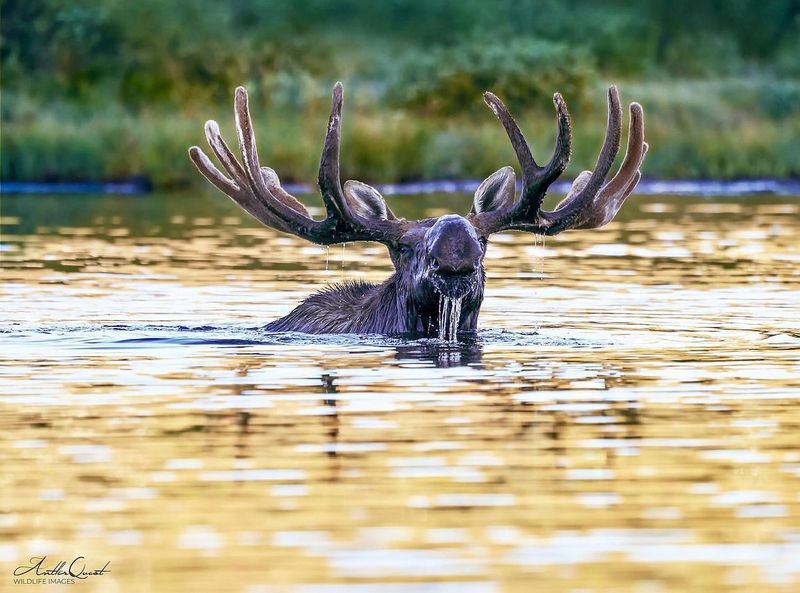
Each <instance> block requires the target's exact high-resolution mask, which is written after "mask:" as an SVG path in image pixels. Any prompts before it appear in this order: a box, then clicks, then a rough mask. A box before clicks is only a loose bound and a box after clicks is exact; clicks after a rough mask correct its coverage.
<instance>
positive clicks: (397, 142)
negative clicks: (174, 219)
mask: <svg viewBox="0 0 800 593" xmlns="http://www.w3.org/2000/svg"><path fill="white" fill-rule="evenodd" d="M0 11H1V12H2V19H0V27H1V31H0V34H1V37H0V58H1V60H2V106H1V108H0V109H1V115H2V151H1V152H0V175H1V176H2V178H3V179H5V180H12V179H13V180H43V179H58V180H78V179H119V178H124V177H130V176H136V175H145V176H148V177H149V178H151V179H152V180H153V181H154V182H155V183H156V185H158V186H161V187H169V186H178V185H186V184H194V183H198V182H199V180H200V177H199V175H197V174H196V173H195V172H194V170H193V167H192V166H191V164H190V163H189V160H188V158H187V156H186V148H187V147H188V146H189V145H191V144H202V143H203V127H202V126H203V122H204V121H205V120H206V119H210V118H214V119H217V120H218V121H219V122H220V124H221V126H222V129H223V132H226V133H227V134H228V137H229V138H230V139H231V140H233V138H234V136H233V133H232V122H233V114H232V109H231V103H232V94H233V89H234V87H235V86H237V85H239V84H244V85H245V86H247V87H248V89H249V91H250V95H251V110H252V112H253V116H254V119H255V124H256V129H257V132H258V135H259V142H260V147H261V153H262V161H264V162H265V163H269V164H270V165H271V166H273V167H274V168H275V169H276V170H277V171H278V172H279V173H281V175H282V177H283V178H284V179H285V180H304V181H309V180H312V179H314V177H315V170H316V163H317V159H318V155H319V150H320V148H321V142H322V136H323V134H324V127H325V123H326V119H327V112H328V109H329V98H328V93H329V91H330V87H331V85H332V83H333V82H334V81H335V80H343V81H344V83H345V89H346V91H347V103H346V107H345V109H346V113H345V117H346V122H345V138H344V144H343V156H342V165H343V168H344V171H343V175H345V176H347V177H355V178H359V179H363V180H366V181H370V180H372V181H398V180H411V179H433V178H448V177H481V176H485V175H486V174H488V173H491V172H492V171H494V170H495V169H497V168H499V167H500V166H502V165H504V164H508V163H510V162H512V160H513V159H512V153H511V149H510V147H509V145H508V141H507V140H506V138H505V134H504V133H503V131H502V129H501V128H500V126H499V125H498V124H497V122H496V121H495V120H494V117H493V116H492V115H491V113H490V112H489V111H488V110H487V109H486V108H485V107H484V106H483V103H482V101H481V93H482V92H483V91H484V90H487V89H491V90H493V91H494V92H496V93H497V94H498V95H500V96H501V97H503V98H504V99H505V100H506V101H507V103H508V104H509V106H510V107H511V108H512V110H514V112H515V113H516V114H517V118H518V119H519V120H520V121H521V123H522V126H523V128H524V129H525V130H526V131H527V134H528V136H529V140H531V144H532V145H533V148H534V150H535V152H536V154H539V155H541V158H542V160H544V158H545V155H549V153H550V151H551V149H552V148H551V146H552V145H551V142H552V140H553V136H554V116H553V112H552V104H551V103H550V97H551V96H552V93H553V91H555V90H559V91H561V92H562V93H563V94H564V95H565V97H566V99H567V102H568V104H569V105H570V108H571V111H572V113H573V120H574V126H573V127H574V131H575V143H574V145H575V153H574V157H573V163H572V165H571V167H570V170H569V171H568V173H571V174H573V175H574V174H577V172H579V171H580V170H581V169H584V168H589V167H591V164H592V162H593V160H594V158H595V157H596V152H597V149H598V147H599V144H600V142H601V139H602V133H603V129H604V125H605V121H604V120H605V105H604V104H603V101H604V97H605V93H604V88H605V86H607V85H608V84H610V83H617V84H618V85H619V87H620V90H621V93H622V96H623V99H624V100H626V101H631V100H638V101H640V102H641V103H642V104H643V105H644V107H645V113H646V116H647V135H648V139H649V141H650V144H651V151H650V154H649V156H648V161H647V163H646V167H645V174H646V175H649V176H655V177H712V178H733V177H747V176H775V177H788V176H800V159H798V158H797V155H798V154H800V41H798V40H800V2H798V0H770V1H769V2H763V0H708V1H702V0H701V1H698V0H692V1H689V0H640V1H639V2H636V3H631V2H625V1H622V0H617V1H613V0H608V1H593V0H560V1H556V0H515V1H511V0H496V1H493V2H491V3H488V2H485V1H484V0H480V1H479V0H387V1H382V2H370V1H368V0H330V1H322V0H249V1H239V2H228V3H225V2H221V1H220V0H185V1H182V2H163V0H137V1H136V2H131V1H129V0H0Z"/></svg>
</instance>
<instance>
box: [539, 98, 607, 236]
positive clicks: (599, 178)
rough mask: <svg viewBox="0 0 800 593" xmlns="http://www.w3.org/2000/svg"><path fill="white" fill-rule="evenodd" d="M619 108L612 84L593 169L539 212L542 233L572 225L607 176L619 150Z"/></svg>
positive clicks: (556, 231)
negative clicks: (572, 192) (551, 208)
mask: <svg viewBox="0 0 800 593" xmlns="http://www.w3.org/2000/svg"><path fill="white" fill-rule="evenodd" d="M621 121H622V107H621V106H620V103H619V92H618V91H617V87H616V86H611V87H609V89H608V124H607V126H606V136H605V139H604V141H603V147H602V148H601V149H600V154H599V156H598V157H597V163H596V165H595V168H594V171H593V172H592V173H591V175H590V176H589V178H588V180H587V181H586V185H585V186H584V187H583V189H581V190H580V191H579V192H577V193H576V194H575V195H574V197H573V198H572V199H570V200H569V201H567V200H565V201H564V202H562V204H560V205H559V207H557V208H556V209H555V210H554V211H553V212H546V211H542V212H541V213H540V216H541V217H542V219H543V221H544V222H545V226H546V229H545V234H547V235H555V234H557V233H560V232H561V231H564V230H566V229H568V228H573V227H574V226H575V225H576V224H578V222H579V218H580V217H581V215H582V214H583V213H584V212H585V210H586V209H587V208H588V207H589V206H590V205H591V203H592V201H593V200H594V199H595V196H597V193H598V192H599V191H600V187H601V186H602V184H603V182H604V181H605V178H606V175H608V172H609V170H610V169H611V165H613V164H614V159H615V158H616V156H617V152H619V142H620V135H621V131H620V130H621V125H620V124H621Z"/></svg>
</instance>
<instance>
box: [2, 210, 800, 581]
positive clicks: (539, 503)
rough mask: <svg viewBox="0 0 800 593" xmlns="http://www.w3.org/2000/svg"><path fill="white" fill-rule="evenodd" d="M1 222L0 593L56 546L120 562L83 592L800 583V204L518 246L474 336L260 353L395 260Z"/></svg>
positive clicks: (150, 225) (35, 214)
mask: <svg viewBox="0 0 800 593" xmlns="http://www.w3.org/2000/svg"><path fill="white" fill-rule="evenodd" d="M467 203H468V199H467V198H466V197H463V196H429V197H416V198H414V197H409V198H397V199H394V200H393V205H395V204H397V207H396V208H395V211H399V212H400V213H401V214H404V215H407V216H420V215H422V214H424V213H425V212H429V211H433V210H437V209H440V208H442V207H446V208H448V209H451V210H456V211H458V210H463V209H464V208H465V205H466V204H467ZM2 215H3V217H2V221H0V222H2V225H3V234H2V252H0V253H1V254H2V261H3V277H4V281H3V287H2V291H3V313H4V315H3V317H4V321H3V324H2V329H1V330H0V331H2V333H0V341H2V361H0V451H2V454H3V465H2V471H0V583H2V586H0V589H3V588H5V587H6V586H8V587H12V586H13V580H12V576H11V573H12V572H13V570H14V568H15V567H17V566H19V565H20V564H23V563H25V562H26V561H27V560H28V559H29V558H30V557H31V556H41V555H44V554H47V556H48V560H49V559H52V560H58V559H71V558H74V557H75V556H78V555H83V556H85V557H86V558H87V559H88V561H89V562H90V563H91V564H92V565H95V564H99V565H102V564H104V563H105V562H106V561H111V564H110V566H109V568H110V570H111V572H110V573H109V574H106V575H102V576H97V577H92V578H89V579H86V580H85V581H81V582H80V583H78V584H76V585H72V588H71V589H70V590H81V591H92V592H95V591H98V592H99V591H103V592H107V591H110V592H113V591H125V592H127V591H143V592H151V591H152V592H159V593H160V592H166V591H209V592H211V591H214V592H217V591H241V592H243V593H266V592H269V593H273V592H281V593H283V592H286V593H345V592H356V593H417V592H425V593H427V592H435V593H456V592H458V593H505V592H528V591H534V590H535V591H548V592H549V591H553V592H559V593H560V592H569V591H593V592H612V591H613V592H618V591H626V592H627V591H630V592H635V593H650V592H686V591H703V592H712V593H713V592H722V591H724V592H752V591H759V592H773V591H776V592H789V591H795V590H797V587H798V585H800V494H799V493H798V492H799V491H800V437H798V434H800V405H799V404H800V319H799V318H798V310H799V308H798V304H800V298H799V297H800V291H799V290H798V289H799V288H800V266H798V263H800V250H798V243H797V236H798V231H800V202H798V201H797V200H796V199H794V198H776V197H769V196H764V197H748V198H737V199H728V200H716V201H710V200H707V199H703V198H699V197H697V198H689V197H680V198H678V197H654V198H639V199H636V198H634V200H633V201H632V202H631V203H630V204H629V205H626V207H625V209H623V212H622V213H621V215H620V218H619V220H618V221H616V222H614V223H612V224H611V225H609V226H608V227H606V228H605V229H603V230H599V231H587V232H574V233H571V234H566V235H564V237H563V238H561V237H558V238H552V239H548V240H547V242H546V244H544V245H542V244H541V243H537V242H536V241H535V240H534V238H533V237H530V236H526V235H517V234H507V235H500V236H498V237H497V238H496V240H495V241H494V242H493V243H492V245H491V247H490V250H489V254H488V256H487V269H488V273H489V280H488V282H487V298H486V302H485V304H484V307H483V312H482V314H481V322H480V325H481V327H482V328H483V329H482V331H481V332H480V333H479V335H478V336H477V337H475V338H472V339H470V340H466V341H464V342H462V343H460V344H456V345H441V344H438V343H437V342H431V341H420V342H402V341H400V340H384V339H380V338H375V337H362V338H357V337H350V338H314V339H300V338H299V337H296V336H295V337H276V336H270V335H268V334H264V333H263V331H261V330H260V326H261V325H262V324H263V323H264V322H265V321H268V320H271V319H274V318H276V317H278V316H280V315H282V314H284V313H285V312H286V311H288V310H289V309H290V308H291V307H292V306H293V304H295V303H296V302H297V301H298V299H299V298H301V297H302V296H303V295H306V294H308V293H309V292H311V291H312V290H314V289H315V288H318V287H321V286H322V285H324V283H326V282H334V281H337V280H341V279H351V278H364V279H367V280H379V279H381V278H382V277H384V276H385V275H386V274H387V272H388V271H389V269H390V268H389V262H388V258H387V257H386V255H385V253H384V251H383V248H382V247H380V246H374V245H363V244H358V245H347V246H344V247H342V246H336V247H332V248H331V249H330V250H325V249H323V248H319V247H315V246H312V245H308V244H305V243H302V242H301V241H299V240H297V239H294V238H289V237H285V236H283V235H279V234H278V233H275V232H273V231H270V230H269V229H264V228H261V227H259V226H258V225H257V224H256V223H254V222H252V221H250V220H249V219H246V218H244V216H243V215H239V213H238V211H237V210H236V208H235V206H233V205H232V204H230V203H228V202H227V201H225V200H223V199H222V198H219V197H217V196H213V195H211V194H209V195H200V196H194V195H193V196H181V195H152V196H145V197H91V196H82V197H78V196H75V197H60V198H56V197H48V196H36V197H24V198H22V197H20V198H9V197H7V196H4V197H3V212H2ZM63 587H64V585H53V586H47V585H44V586H40V587H38V588H39V590H60V588H63Z"/></svg>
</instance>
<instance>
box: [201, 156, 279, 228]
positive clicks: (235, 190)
mask: <svg viewBox="0 0 800 593" xmlns="http://www.w3.org/2000/svg"><path fill="white" fill-rule="evenodd" d="M189 157H190V158H191V159H192V162H193V163H194V164H195V166H196V167H197V169H198V170H199V171H200V173H202V174H203V177H205V178H206V179H208V181H209V182H210V183H211V184H212V185H213V186H214V187H216V188H217V189H218V190H220V191H221V192H222V193H224V194H226V195H227V196H228V197H230V198H231V199H232V200H233V201H234V202H236V203H237V204H239V206H241V207H242V209H243V210H244V211H245V212H247V213H248V214H250V215H251V216H253V217H254V218H255V219H256V220H259V221H261V222H262V223H264V224H265V225H267V226H271V227H275V228H277V229H279V230H282V231H285V232H294V231H293V230H292V229H291V227H287V226H286V225H285V224H284V222H283V221H282V220H280V219H279V218H277V217H276V216H275V215H274V214H273V213H272V212H270V211H269V210H268V209H267V208H266V206H265V205H264V203H263V202H261V201H260V200H259V199H258V198H256V197H255V196H254V195H253V193H252V192H251V191H250V190H249V189H248V188H247V186H244V187H239V186H238V185H237V184H236V183H234V182H233V181H231V180H230V179H228V178H227V177H226V176H225V175H223V174H222V173H221V172H220V171H219V169H217V168H216V167H215V166H214V163H212V162H211V159H209V158H208V157H207V156H206V154H205V153H204V152H203V151H202V150H201V149H200V147H198V146H192V147H191V148H190V149H189Z"/></svg>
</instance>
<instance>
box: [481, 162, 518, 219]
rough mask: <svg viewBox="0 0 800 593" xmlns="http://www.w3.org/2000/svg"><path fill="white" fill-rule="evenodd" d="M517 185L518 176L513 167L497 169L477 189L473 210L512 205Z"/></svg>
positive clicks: (486, 209) (495, 208)
mask: <svg viewBox="0 0 800 593" xmlns="http://www.w3.org/2000/svg"><path fill="white" fill-rule="evenodd" d="M516 186H517V176H516V175H515V173H514V169H513V167H503V168H502V169H500V170H499V171H495V172H494V173H492V174H491V175H489V177H487V178H486V179H484V180H483V183H481V184H480V185H479V186H478V189H477V190H475V198H474V200H473V203H472V210H473V212H489V211H490V210H497V209H498V208H506V207H509V206H511V205H512V204H513V203H514V196H515V194H516Z"/></svg>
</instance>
